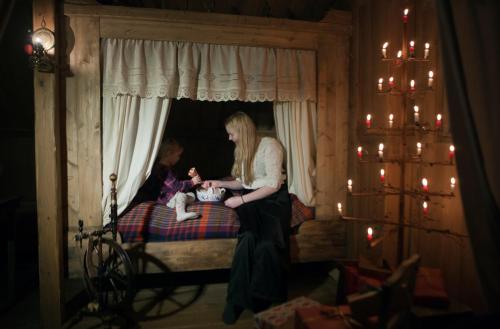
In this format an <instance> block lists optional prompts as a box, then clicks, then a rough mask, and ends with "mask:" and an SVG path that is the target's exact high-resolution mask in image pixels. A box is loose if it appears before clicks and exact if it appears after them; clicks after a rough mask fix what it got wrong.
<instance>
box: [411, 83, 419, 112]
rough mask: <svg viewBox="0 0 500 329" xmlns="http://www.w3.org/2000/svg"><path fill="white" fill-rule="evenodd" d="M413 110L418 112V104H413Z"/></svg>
mask: <svg viewBox="0 0 500 329" xmlns="http://www.w3.org/2000/svg"><path fill="white" fill-rule="evenodd" d="M412 81H413V80H412ZM413 111H415V113H418V106H417V105H415V106H414V107H413Z"/></svg>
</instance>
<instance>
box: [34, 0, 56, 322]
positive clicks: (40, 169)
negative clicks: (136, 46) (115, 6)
mask: <svg viewBox="0 0 500 329" xmlns="http://www.w3.org/2000/svg"><path fill="white" fill-rule="evenodd" d="M56 12H57V2H56V1H53V0H37V1H34V3H33V26H34V27H36V28H38V27H39V26H41V25H42V20H45V23H46V27H47V28H48V29H50V30H52V31H55V33H56V40H58V37H57V35H58V34H59V30H58V29H59V26H58V22H57V16H56ZM56 29H57V30H56ZM56 51H58V50H56ZM58 58H59V53H55V61H56V62H57V60H58ZM59 78H60V77H59V70H58V69H56V70H55V72H53V73H41V72H38V71H36V70H35V72H34V93H35V94H34V110H35V162H36V195H37V216H38V241H39V247H38V263H39V267H38V272H39V279H40V281H39V282H40V316H41V324H42V327H43V328H54V329H57V328H60V327H61V324H62V312H63V304H62V295H63V291H62V277H63V243H62V241H63V238H62V236H63V229H62V228H63V216H62V197H61V183H62V180H61V139H60V109H61V106H60V103H59V96H60V85H59V83H60V79H59Z"/></svg>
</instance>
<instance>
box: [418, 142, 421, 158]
mask: <svg viewBox="0 0 500 329" xmlns="http://www.w3.org/2000/svg"><path fill="white" fill-rule="evenodd" d="M421 154H422V143H420V142H418V143H417V155H421Z"/></svg>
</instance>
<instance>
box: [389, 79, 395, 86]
mask: <svg viewBox="0 0 500 329" xmlns="http://www.w3.org/2000/svg"><path fill="white" fill-rule="evenodd" d="M389 87H390V88H391V89H392V88H394V77H389Z"/></svg>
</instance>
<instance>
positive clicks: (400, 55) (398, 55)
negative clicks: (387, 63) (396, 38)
mask: <svg viewBox="0 0 500 329" xmlns="http://www.w3.org/2000/svg"><path fill="white" fill-rule="evenodd" d="M402 56H403V52H402V51H401V50H398V53H397V54H396V58H397V59H398V60H401V57H402Z"/></svg>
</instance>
